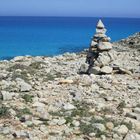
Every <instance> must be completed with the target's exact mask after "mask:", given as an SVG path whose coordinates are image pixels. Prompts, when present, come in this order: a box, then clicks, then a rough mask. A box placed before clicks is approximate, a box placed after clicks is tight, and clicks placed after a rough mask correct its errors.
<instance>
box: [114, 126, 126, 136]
mask: <svg viewBox="0 0 140 140" xmlns="http://www.w3.org/2000/svg"><path fill="white" fill-rule="evenodd" d="M113 130H114V132H117V133H118V134H121V135H125V134H127V132H128V128H127V127H126V126H125V125H121V126H117V127H115V128H114V129H113Z"/></svg>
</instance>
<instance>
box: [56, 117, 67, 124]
mask: <svg viewBox="0 0 140 140" xmlns="http://www.w3.org/2000/svg"><path fill="white" fill-rule="evenodd" d="M65 123H66V120H65V119H63V118H62V119H60V120H59V121H58V123H57V124H58V125H63V124H65Z"/></svg>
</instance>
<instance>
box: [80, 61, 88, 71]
mask: <svg viewBox="0 0 140 140" xmlns="http://www.w3.org/2000/svg"><path fill="white" fill-rule="evenodd" d="M87 70H88V64H86V63H85V64H82V65H81V67H80V70H79V71H80V73H87Z"/></svg>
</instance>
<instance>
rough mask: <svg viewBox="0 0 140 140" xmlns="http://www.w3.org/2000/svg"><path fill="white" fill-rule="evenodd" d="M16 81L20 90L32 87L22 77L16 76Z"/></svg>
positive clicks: (27, 89) (23, 90)
mask: <svg viewBox="0 0 140 140" xmlns="http://www.w3.org/2000/svg"><path fill="white" fill-rule="evenodd" d="M16 81H17V84H18V85H19V86H20V91H21V92H27V91H30V90H31V89H32V86H31V85H30V84H28V83H26V82H25V81H24V80H23V79H20V78H17V79H16Z"/></svg>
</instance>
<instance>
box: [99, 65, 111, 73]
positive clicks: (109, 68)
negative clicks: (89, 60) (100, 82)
mask: <svg viewBox="0 0 140 140" xmlns="http://www.w3.org/2000/svg"><path fill="white" fill-rule="evenodd" d="M112 71H113V68H111V67H109V66H104V67H103V68H101V73H105V74H111V73H112Z"/></svg>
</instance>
